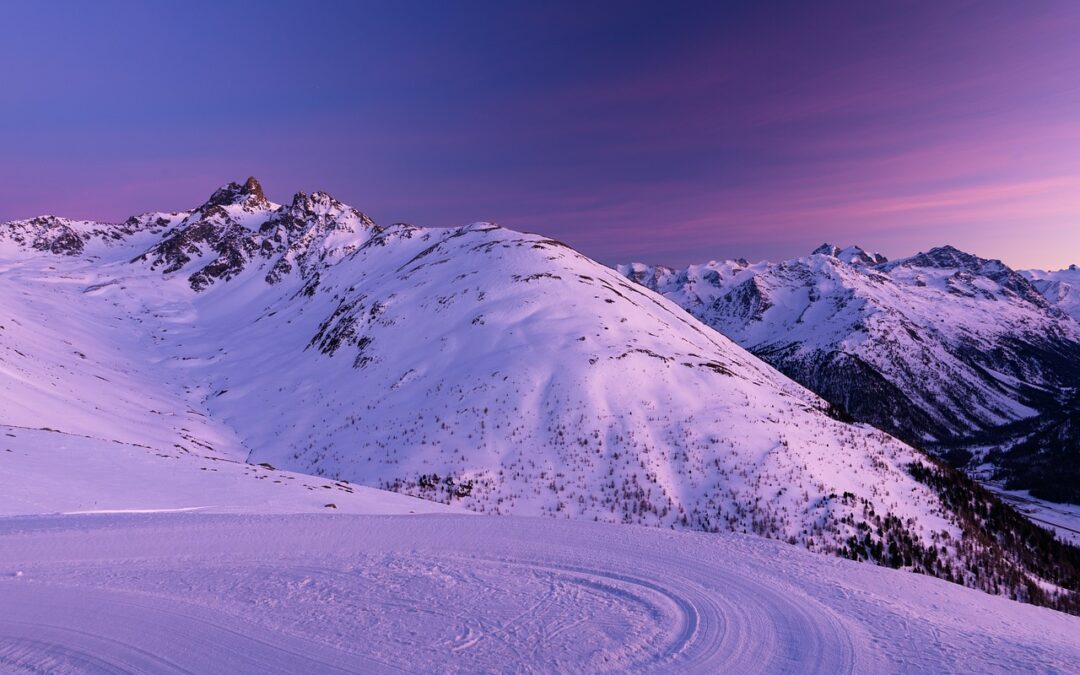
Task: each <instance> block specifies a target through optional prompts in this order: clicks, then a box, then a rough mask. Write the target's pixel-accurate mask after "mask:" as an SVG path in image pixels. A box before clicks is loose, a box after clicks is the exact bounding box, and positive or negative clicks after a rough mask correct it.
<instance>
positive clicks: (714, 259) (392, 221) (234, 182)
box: [3, 175, 1077, 271]
mask: <svg viewBox="0 0 1080 675" xmlns="http://www.w3.org/2000/svg"><path fill="white" fill-rule="evenodd" d="M252 179H254V180H255V181H256V182H257V183H258V185H259V186H260V188H262V190H263V192H264V194H266V198H267V200H268V201H269V202H271V203H272V204H276V205H287V204H288V203H290V201H291V200H292V199H293V197H294V196H295V195H297V194H299V193H302V192H306V193H307V194H311V193H314V192H323V193H327V194H330V196H331V197H334V198H335V199H336V198H337V195H334V194H332V193H329V192H328V191H326V190H320V189H318V188H316V189H314V190H297V191H294V192H292V193H290V194H289V197H288V198H287V199H276V198H274V197H273V196H272V194H271V191H268V190H266V186H265V185H264V184H263V182H262V181H261V180H259V178H258V176H254V175H252V176H249V177H248V178H247V179H241V180H231V181H226V182H224V183H221V184H220V185H218V186H217V187H216V188H213V189H211V190H210V191H209V192H208V193H207V194H206V197H204V198H202V201H200V202H199V203H198V204H195V205H192V206H187V207H182V208H178V209H173V210H171V211H170V210H167V209H166V210H162V209H158V211H160V212H163V213H176V212H184V211H191V210H194V209H196V208H198V207H199V206H200V205H202V204H204V203H205V202H206V200H207V199H208V198H209V197H210V196H211V195H212V194H213V193H214V191H215V190H218V189H221V188H224V187H227V186H229V185H240V186H242V185H243V184H244V183H245V182H246V181H249V180H252ZM339 201H342V200H339ZM342 203H343V204H345V205H346V206H351V207H353V208H355V209H357V210H358V211H360V212H362V213H364V214H366V215H368V216H371V217H372V218H373V219H374V220H375V222H377V223H379V224H380V225H384V226H385V225H393V224H397V223H405V222H406V221H402V220H396V219H389V220H384V219H380V218H378V217H375V216H373V214H371V213H370V212H369V211H367V210H365V209H364V208H363V207H361V206H357V205H356V204H349V203H348V202H346V201H342ZM149 212H154V210H151V211H140V212H131V213H128V214H127V215H126V216H123V217H120V218H117V219H113V220H102V221H97V222H101V223H103V224H118V223H121V222H123V221H124V220H127V219H128V218H130V217H132V216H138V215H142V214H144V213H149ZM49 216H52V217H57V218H65V219H68V220H94V221H96V219H94V218H84V217H83V216H79V215H70V214H62V213H39V214H36V215H33V216H27V217H26V218H16V219H4V221H3V222H10V221H11V220H29V219H32V218H38V217H49ZM476 222H491V221H475V220H474V221H469V222H463V223H458V224H455V225H424V224H423V223H406V224H409V225H416V226H419V227H430V228H443V229H445V228H455V227H464V226H466V225H470V224H472V223H476ZM492 224H494V225H499V226H501V227H506V228H507V229H511V230H518V231H521V232H531V233H533V234H540V235H544V236H549V235H548V234H547V233H546V232H543V231H534V230H528V229H519V228H515V227H513V226H510V225H507V224H504V223H498V222H493V223H492ZM827 245H829V246H836V247H838V248H840V249H844V248H848V247H857V248H861V249H863V250H864V251H866V252H867V253H880V254H882V255H885V257H887V258H888V259H889V261H893V260H899V259H903V258H907V257H910V256H914V255H918V254H920V253H925V252H927V251H930V250H932V249H935V248H943V247H954V248H957V249H959V250H961V251H963V252H965V253H970V254H972V255H975V256H978V257H980V258H984V259H987V260H998V261H1000V262H1003V263H1004V264H1005V265H1007V266H1008V267H1010V268H1011V269H1013V270H1020V271H1023V270H1028V269H1031V270H1041V271H1057V269H1068V268H1070V267H1075V266H1076V265H1077V263H1069V264H1066V265H1064V266H1063V267H1061V268H1045V267H1043V268H1038V267H1017V266H1015V265H1012V264H1010V263H1009V262H1008V261H1007V260H1003V259H1000V258H994V257H992V256H985V255H982V254H981V253H980V252H979V251H975V250H968V249H964V248H962V247H959V246H954V245H953V244H951V243H949V242H940V243H937V244H934V245H931V246H927V247H926V248H925V249H919V250H917V251H911V252H909V253H901V254H897V255H891V254H888V253H886V252H884V251H878V250H875V249H871V248H867V247H865V246H862V245H861V244H859V242H835V241H822V242H820V243H818V244H817V245H815V246H813V247H812V248H811V250H807V251H805V252H802V253H799V254H796V255H794V256H791V257H788V258H749V257H748V256H741V255H734V256H726V257H706V258H705V259H703V260H696V261H691V262H689V263H685V264H682V265H671V264H668V263H665V262H663V261H655V260H616V261H611V262H608V261H604V260H599V259H596V260H597V261H598V262H601V263H603V264H605V265H608V266H609V267H614V266H615V265H629V264H638V263H642V264H646V265H650V266H662V267H670V268H673V269H679V268H684V267H687V266H690V265H704V264H708V263H711V262H722V261H725V260H738V259H745V260H747V261H748V262H750V263H751V264H756V263H760V262H769V263H775V262H782V261H784V260H790V259H793V258H802V257H805V256H808V255H812V252H813V250H815V249H817V248H819V247H821V246H827ZM575 250H578V249H576V248H575ZM578 252H579V253H583V254H585V255H588V254H587V253H586V252H584V251H580V250H578ZM589 257H592V256H589ZM594 259H595V258H594Z"/></svg>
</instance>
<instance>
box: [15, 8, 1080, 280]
mask: <svg viewBox="0 0 1080 675" xmlns="http://www.w3.org/2000/svg"><path fill="white" fill-rule="evenodd" d="M946 5H947V6H946ZM196 8H197V9H196ZM3 15H4V20H3V21H2V22H0V25H2V27H0V35H2V38H3V41H4V44H5V46H6V49H5V50H4V51H3V53H2V54H0V69H2V71H3V72H4V76H3V87H2V88H0V92H2V93H0V103H2V105H0V129H2V131H0V134H2V139H3V144H2V148H3V151H2V152H0V220H5V221H6V220H10V219H15V218H26V217H31V216H35V215H40V214H42V213H57V214H59V215H66V216H71V217H80V218H94V219H101V220H110V221H115V220H121V219H123V218H126V217H127V216H129V215H132V214H134V213H138V212H142V211H146V210H151V209H155V210H156V209H186V208H191V207H193V206H196V205H198V204H199V203H201V202H202V201H203V200H205V198H206V197H207V196H208V195H209V193H210V192H211V191H212V190H213V189H214V188H215V187H217V186H219V185H220V184H222V183H225V182H228V181H230V180H243V179H244V178H246V177H247V176H248V175H255V176H257V177H258V178H259V179H260V180H261V181H262V183H263V185H264V186H265V187H266V189H267V192H268V196H269V197H270V198H271V199H275V200H276V201H287V200H288V199H289V198H290V197H291V195H292V193H293V192H295V191H299V190H304V191H311V190H317V189H321V190H326V191H328V192H330V193H332V194H334V195H335V196H336V197H338V198H339V199H341V200H342V201H344V202H347V203H349V204H352V205H354V206H356V207H357V208H359V209H361V210H364V211H366V212H368V213H370V214H371V215H372V216H373V217H374V218H375V219H376V220H378V221H380V222H384V223H391V222H396V221H406V222H414V223H416V224H421V225H432V226H449V225H457V224H462V223H466V222H471V221H477V220H491V221H496V222H499V223H500V224H503V225H505V226H507V227H511V228H514V229H519V230H527V231H535V232H542V233H544V234H546V235H549V236H552V237H555V238H557V239H560V240H563V241H565V242H567V243H568V244H570V245H572V246H574V247H575V248H577V249H579V250H581V251H582V252H583V253H585V254H587V255H589V256H591V257H593V258H596V259H598V260H600V261H602V262H605V263H616V262H628V261H631V260H635V261H638V260H640V261H644V262H649V263H662V264H668V265H685V264H687V263H694V262H704V261H706V260H709V259H722V258H730V257H746V258H748V259H752V260H757V259H763V258H768V259H781V258H787V257H793V256H798V255H805V254H807V253H809V252H810V251H811V250H812V249H813V248H814V247H816V246H817V245H818V244H820V243H822V242H825V241H828V242H831V243H835V244H839V245H847V244H857V245H860V246H862V247H863V248H866V249H868V250H877V251H881V252H882V253H884V254H886V255H887V256H889V257H898V256H903V255H909V254H912V253H915V252H917V251H920V250H927V249H929V248H932V247H934V246H939V245H944V244H952V245H954V246H957V247H959V248H961V249H964V250H968V251H970V252H973V253H976V254H978V255H981V256H984V257H990V258H1001V259H1002V260H1004V261H1005V262H1006V263H1008V264H1010V265H1012V266H1014V267H1017V268H1031V267H1039V268H1050V269H1057V268H1061V267H1066V266H1068V265H1069V264H1070V263H1080V39H1077V36H1078V35H1080V5H1076V4H1074V3H1068V2H1046V3H1009V2H956V3H930V2H920V3H907V4H900V3H895V4H892V3H890V5H889V6H887V7H886V6H883V5H882V4H881V3H860V2H844V3H828V5H827V6H826V5H817V4H812V5H811V4H806V3H791V4H789V5H786V6H780V5H775V4H774V5H772V6H771V7H764V6H762V5H760V4H758V3H685V4H680V5H678V6H675V7H671V6H662V5H660V4H649V3H594V4H589V5H586V6H577V5H562V6H558V7H556V6H553V5H551V4H549V3H505V4H503V3H480V2H476V3H468V4H463V5H460V6H458V7H452V6H451V4H450V3H438V2H418V3H408V4H405V3H319V4H317V5H316V6H314V7H312V8H310V9H303V10H299V9H297V8H296V6H295V5H285V4H279V3H270V2H268V3H260V4H257V5H254V4H253V5H246V4H240V3H225V4H223V5H220V6H219V5H218V4H217V3H195V4H194V5H192V4H187V3H185V4H183V5H172V6H170V5H166V4H164V3H154V4H150V3H134V2H132V3H127V2H102V3H94V4H92V5H91V4H87V3H76V2H71V3H52V4H49V5H48V6H45V5H41V4H40V3H29V2H27V3H9V4H8V5H6V6H5V9H4V12H3ZM42 35H49V36H50V37H49V39H48V40H42V39H41V36H42ZM31 66H32V67H31Z"/></svg>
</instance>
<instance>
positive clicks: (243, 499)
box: [0, 425, 463, 516]
mask: <svg viewBox="0 0 1080 675" xmlns="http://www.w3.org/2000/svg"><path fill="white" fill-rule="evenodd" d="M0 484H2V485H3V486H4V489H3V491H2V492H0V516H22V515H39V514H55V513H66V514H76V513H77V514H84V513H143V512H181V511H198V512H201V513H261V514H270V513H314V512H324V513H364V514H409V513H459V512H462V511H463V509H460V508H458V507H452V506H446V505H443V504H437V503H435V502H431V501H426V500H421V499H415V498H412V497H407V496H405V495H399V494H394V493H392V492H387V491H385V490H377V489H374V488H368V487H363V486H360V485H352V484H349V483H345V482H340V481H332V480H329V479H325V478H318V477H315V476H307V475H304V474H297V473H293V472H290V471H282V470H280V469H275V468H273V467H272V466H270V465H252V464H246V463H244V462H242V461H238V460H235V459H228V458H224V457H220V456H214V455H210V454H200V453H199V452H194V451H187V450H184V449H182V448H177V447H171V448H170V447H152V446H148V445H144V444H141V443H125V442H122V441H117V440H103V439H98V438H92V437H86V436H81V435H77V434H71V433H64V432H60V431H43V430H40V429H26V428H22V427H15V426H10V425H0Z"/></svg>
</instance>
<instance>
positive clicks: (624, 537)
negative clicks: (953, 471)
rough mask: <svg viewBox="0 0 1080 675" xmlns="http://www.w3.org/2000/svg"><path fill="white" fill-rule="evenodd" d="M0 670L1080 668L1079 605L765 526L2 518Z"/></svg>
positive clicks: (437, 519)
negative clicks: (851, 555) (1035, 602)
mask: <svg viewBox="0 0 1080 675" xmlns="http://www.w3.org/2000/svg"><path fill="white" fill-rule="evenodd" d="M0 606H3V607H4V612H3V613H2V615H0V667H2V668H3V669H5V670H28V671H31V672H38V671H48V672H56V673H68V672H86V671H101V672H113V671H117V672H133V671H137V672H161V673H172V672H204V673H237V672H261V673H296V672H397V671H399V670H402V669H404V670H407V671H409V672H687V673H717V672H731V673H781V672H800V673H819V672H820V673H890V672H896V673H900V672H924V673H925V672H978V673H1017V672H1047V673H1049V672H1073V671H1074V670H1075V667H1076V664H1077V663H1078V662H1080V619H1078V618H1077V617H1073V616H1068V615H1066V614H1061V613H1058V612H1053V611H1050V610H1047V609H1042V608H1037V607H1031V606H1025V605H1019V604H1017V603H1012V602H1010V601H1008V600H1005V599H1003V598H995V597H992V596H989V595H986V594H982V593H978V592H975V591H971V590H969V589H964V588H961V587H959V586H956V585H953V584H949V583H946V582H943V581H941V580H937V579H932V578H929V577H926V576H922V575H914V574H905V573H902V572H898V571H894V570H888V569H883V568H875V567H870V566H866V565H859V564H856V563H852V562H850V561H846V560H840V559H835V558H826V557H822V556H815V555H811V554H809V553H806V552H805V551H800V550H798V549H796V548H794V547H790V546H784V545H783V544H780V543H778V542H770V541H766V540H764V539H760V538H756V537H744V536H738V535H702V534H697V533H687V532H669V531H663V530H658V529H646V528H636V527H625V526H615V525H602V524H593V523H581V522H566V521H556V520H551V519H528V518H492V517H460V516H459V517H454V516H404V517H400V516H399V517H372V516H312V515H307V516H304V515H291V516H242V515H207V514H148V515H88V516H54V517H36V518H18V519H15V518H4V519H0Z"/></svg>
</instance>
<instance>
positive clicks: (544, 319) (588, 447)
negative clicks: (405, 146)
mask: <svg viewBox="0 0 1080 675" xmlns="http://www.w3.org/2000/svg"><path fill="white" fill-rule="evenodd" d="M0 232H4V233H5V235H4V237H3V238H2V239H0V253H2V256H0V266H2V268H3V270H4V274H3V275H2V276H0V302H2V303H3V307H2V309H3V311H4V313H5V315H6V316H8V317H9V320H8V321H6V322H5V324H4V329H3V330H0V355H2V358H3V366H4V367H5V368H6V369H7V370H8V372H11V373H16V376H14V377H12V378H10V379H9V380H8V381H7V382H5V383H3V385H2V387H0V418H2V419H0V422H4V423H7V424H10V425H15V426H23V427H31V428H42V427H48V428H51V429H56V430H60V431H63V432H66V433H69V434H82V435H84V436H89V437H92V438H98V439H106V440H110V439H112V440H118V441H123V442H126V443H140V444H144V445H147V446H150V447H160V448H162V449H165V448H168V449H169V450H170V451H175V450H180V451H181V452H189V453H194V454H200V455H213V456H235V455H236V454H238V453H246V454H247V456H248V461H249V462H251V463H266V464H269V465H273V466H275V467H281V468H289V469H293V470H297V471H303V472H307V473H312V474H316V475H320V476H326V477H331V478H335V479H348V480H349V481H351V482H354V483H360V484H366V485H371V486H376V487H384V488H388V489H392V490H396V491H400V492H405V493H408V494H412V495H417V496H423V497H427V498H429V499H435V500H439V501H446V502H454V503H459V504H462V505H465V506H467V507H469V508H471V509H473V510H476V511H481V512H488V513H502V514H511V513H513V514H531V515H547V516H552V517H559V518H563V517H565V518H581V519H589V520H602V521H613V522H624V523H638V524H644V525H654V526H664V527H678V528H685V529H695V530H704V531H728V530H730V531H739V532H748V533H756V534H760V535H763V536H767V537H772V538H778V539H783V540H785V541H788V542H790V543H792V544H797V545H801V546H804V547H806V548H809V549H811V550H816V551H822V552H827V553H832V554H837V555H843V556H847V557H851V558H855V559H865V560H872V561H875V562H877V563H879V564H887V565H891V566H894V567H906V568H909V569H913V570H918V571H922V572H925V573H928V574H932V575H935V576H940V577H943V578H946V579H950V580H953V581H957V582H959V583H964V584H967V585H970V586H974V587H979V588H983V589H984V590H987V591H990V592H1002V593H1007V594H1010V595H1012V596H1014V597H1018V598H1022V599H1027V600H1030V601H1034V602H1038V603H1041V604H1051V605H1055V606H1059V607H1065V608H1069V607H1072V606H1073V604H1075V603H1076V601H1075V596H1074V594H1073V591H1074V590H1080V573H1078V572H1077V568H1078V567H1080V559H1078V560H1076V561H1074V560H1073V558H1072V557H1071V556H1075V555H1076V552H1075V550H1073V549H1068V548H1065V547H1063V546H1062V545H1061V544H1060V543H1058V542H1055V541H1054V540H1053V539H1052V537H1051V536H1050V535H1049V534H1048V533H1046V532H1044V531H1042V530H1039V529H1037V528H1035V527H1033V526H1032V525H1031V524H1030V523H1028V522H1027V521H1025V520H1024V519H1023V518H1021V517H1020V516H1019V515H1017V514H1016V513H1015V512H1013V511H1011V510H1009V509H1007V508H1005V507H1003V506H1001V505H1000V504H999V503H998V502H997V501H996V500H995V499H993V498H992V497H990V496H989V495H987V494H985V493H984V492H982V491H980V490H979V489H978V488H977V487H975V486H973V485H971V484H970V483H968V482H966V481H965V480H964V479H963V478H961V477H959V476H957V475H955V474H953V473H952V472H950V471H949V470H947V469H945V468H943V467H941V466H939V465H937V464H936V463H934V462H933V461H931V460H929V459H927V458H925V457H924V456H923V455H922V454H921V453H919V452H918V451H916V450H914V449H912V448H910V447H908V446H907V445H905V444H903V443H901V442H900V441H897V440H896V439H894V438H892V437H890V436H888V435H886V434H884V433H882V432H880V431H878V430H876V429H873V428H869V427H866V426H862V425H854V424H850V423H848V422H845V421H843V419H840V418H841V417H842V415H841V414H840V413H839V412H838V411H837V410H836V409H835V408H834V407H833V406H832V405H830V404H829V403H828V402H826V401H825V400H822V399H821V398H819V397H818V396H816V395H815V394H813V393H811V392H810V391H807V390H806V389H804V388H803V387H801V386H799V385H798V384H796V383H795V382H792V381H791V380H789V379H788V378H787V377H784V376H783V375H781V374H780V373H778V372H777V371H776V370H774V369H773V368H771V367H770V366H768V365H767V364H765V363H764V362H762V361H761V360H759V359H758V358H756V357H754V356H753V355H752V354H750V353H748V352H747V351H745V350H744V349H743V348H741V347H739V346H738V345H736V344H735V343H733V342H732V341H731V340H729V339H728V338H726V337H724V336H722V335H720V334H718V333H716V332H715V331H712V330H710V329H708V328H707V327H705V326H702V325H701V324H700V323H699V322H698V321H696V320H695V319H693V318H692V317H691V316H689V315H687V314H686V313H685V312H684V311H683V310H682V309H681V308H680V307H678V306H677V305H676V304H674V303H672V302H671V301H669V300H666V299H665V298H663V297H661V296H659V295H657V294H655V293H653V292H651V291H649V290H647V289H644V288H641V287H640V286H639V285H637V284H634V283H631V282H630V281H628V280H627V279H625V278H624V277H622V276H620V275H619V274H618V273H616V272H615V271H614V270H611V269H609V268H607V267H604V266H603V265H600V264H599V263H596V262H595V261H593V260H590V259H588V258H586V257H585V256H583V255H581V254H579V253H577V252H576V251H574V250H572V249H570V248H569V247H567V246H566V245H564V244H562V243H560V242H557V241H555V240H552V239H549V238H546V237H543V236H539V235H534V234H523V233H519V232H514V231H512V230H507V229H504V228H501V227H498V226H496V225H492V224H489V223H475V224H472V225H469V226H466V227H461V228H454V229H425V228H418V227H414V226H411V225H405V224H396V225H391V226H389V227H385V228H384V227H381V226H379V225H377V224H375V223H374V222H373V221H372V220H371V219H370V218H368V217H367V216H365V215H364V214H362V213H360V212H359V211H357V210H355V209H353V208H351V207H348V206H345V205H343V204H341V203H340V202H338V201H336V200H334V199H333V198H332V197H330V196H329V195H326V194H324V193H315V194H312V195H305V194H302V193H301V194H298V195H296V196H295V197H294V198H293V200H292V201H291V203H290V204H288V205H277V204H274V203H271V202H269V201H268V200H267V199H266V197H265V195H264V194H263V191H262V189H261V187H260V186H259V184H258V182H257V181H255V180H254V179H249V180H248V181H246V182H245V183H243V184H240V183H231V184H229V185H227V186H224V187H223V188H221V189H219V190H218V191H216V192H215V193H214V194H213V195H212V196H211V198H210V199H209V200H208V201H207V202H206V203H205V204H203V205H202V206H199V207H198V208H195V209H192V210H190V211H183V212H177V213H150V214H144V215H141V216H137V217H133V218H131V219H129V220H128V221H126V222H125V223H123V224H121V225H116V226H111V225H106V224H100V223H87V222H82V221H67V220H64V219H56V218H54V219H45V220H42V219H35V220H33V221H19V222H16V223H9V224H6V225H2V226H0ZM826 257H828V256H818V258H822V259H824V258H826ZM856 258H858V261H856ZM830 259H831V258H830ZM870 260H871V262H872V261H873V259H872V258H871V259H870ZM861 261H862V258H861V256H852V263H851V265H856V264H862V263H861ZM823 264H824V263H823ZM837 264H838V265H840V264H842V265H846V266H849V267H850V266H851V265H848V264H847V263H840V262H839V261H837ZM1025 283H1026V281H1025ZM1035 295H1036V296H1037V297H1038V298H1040V299H1041V298H1042V296H1041V295H1038V294H1037V293H1035ZM762 297H764V296H762ZM776 300H777V298H773V301H776ZM1042 302H1044V304H1045V300H1042ZM762 306H764V305H762ZM117 470H118V471H122V470H123V467H122V466H118V468H117ZM311 489H316V488H314V487H312V488H311ZM957 500H959V501H957Z"/></svg>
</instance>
